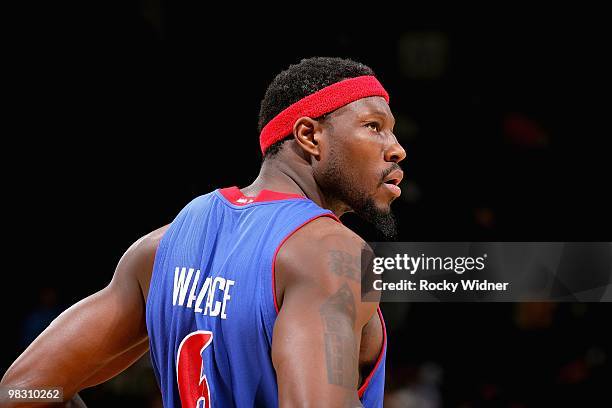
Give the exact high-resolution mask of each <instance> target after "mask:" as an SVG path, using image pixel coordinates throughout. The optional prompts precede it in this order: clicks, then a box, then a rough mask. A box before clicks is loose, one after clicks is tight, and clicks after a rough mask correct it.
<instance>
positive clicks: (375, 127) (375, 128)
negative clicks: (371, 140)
mask: <svg viewBox="0 0 612 408" xmlns="http://www.w3.org/2000/svg"><path fill="white" fill-rule="evenodd" d="M365 126H366V127H368V128H370V129H372V130H373V131H375V132H378V131H379V130H380V125H379V124H378V123H377V122H370V123H368V124H366V125H365Z"/></svg>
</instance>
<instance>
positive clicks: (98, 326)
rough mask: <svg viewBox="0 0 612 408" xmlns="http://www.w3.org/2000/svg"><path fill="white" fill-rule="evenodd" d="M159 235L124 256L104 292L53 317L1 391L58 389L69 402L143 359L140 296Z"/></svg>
mask: <svg viewBox="0 0 612 408" xmlns="http://www.w3.org/2000/svg"><path fill="white" fill-rule="evenodd" d="M162 231H163V229H160V230H157V231H155V232H153V233H151V234H149V235H147V236H145V237H143V238H141V239H140V240H138V241H137V242H136V243H134V244H133V245H132V246H131V247H130V248H129V249H128V250H127V251H126V253H125V254H124V255H123V257H122V258H121V260H120V261H119V264H118V266H117V269H116V271H115V274H114V276H113V279H112V281H111V282H110V284H109V285H108V286H107V287H105V288H104V289H102V290H100V291H99V292H97V293H95V294H93V295H91V296H89V297H87V298H85V299H83V300H81V301H80V302H78V303H77V304H75V305H73V306H72V307H70V308H69V309H67V310H66V311H64V312H63V313H62V314H61V315H60V316H59V317H57V319H55V320H54V321H53V322H52V323H51V324H50V325H49V327H47V328H46V329H45V330H44V331H43V332H42V333H41V334H40V335H39V336H38V337H37V338H36V340H34V342H32V344H30V346H29V347H28V348H27V349H26V350H25V351H24V352H23V354H21V356H19V358H18V359H17V360H16V361H15V362H14V363H13V365H12V366H11V367H10V368H9V369H8V371H7V372H6V373H5V375H4V377H3V378H2V385H7V386H8V385H10V386H16V387H29V388H34V387H37V386H38V387H42V386H47V387H51V386H54V387H55V386H57V387H62V388H63V390H64V399H65V400H68V399H70V398H71V397H72V396H73V395H74V394H75V393H76V392H78V391H79V390H81V389H83V388H87V387H91V386H93V385H96V384H99V383H101V382H103V381H106V380H108V379H110V378H112V377H114V376H115V375H117V374H118V373H120V372H121V371H123V370H125V369H126V368H127V367H129V366H130V365H131V364H132V363H133V362H134V361H136V360H137V359H138V358H139V357H140V356H142V355H143V354H144V353H145V352H146V351H147V350H148V342H147V340H148V337H147V331H146V325H145V301H144V299H145V298H144V295H143V293H146V291H148V279H150V274H151V270H152V268H153V261H154V259H155V251H156V249H157V245H158V243H159V239H160V238H161V235H162ZM87 272H88V271H83V273H87ZM147 276H148V277H149V278H147ZM143 282H144V283H145V285H146V287H144V286H145V285H143V284H142V283H143ZM143 291H144V292H143ZM19 406H27V405H19ZM32 406H36V407H41V406H42V405H41V404H40V403H36V404H33V405H32Z"/></svg>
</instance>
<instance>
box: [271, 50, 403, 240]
mask: <svg viewBox="0 0 612 408" xmlns="http://www.w3.org/2000/svg"><path fill="white" fill-rule="evenodd" d="M373 76H374V73H373V71H372V70H371V69H370V68H369V67H367V66H365V65H363V64H360V63H357V62H354V61H351V60H347V59H340V58H310V59H304V60H302V61H301V62H300V63H299V64H296V65H292V66H290V67H289V68H288V69H287V70H286V71H283V72H281V73H280V74H279V75H278V76H277V77H276V78H275V79H274V81H273V82H272V84H270V86H269V87H268V90H267V91H266V95H265V97H264V99H263V101H262V103H261V110H260V115H259V130H260V131H262V130H264V128H265V127H266V125H267V124H269V123H270V121H272V120H273V119H274V118H276V117H278V115H279V113H281V112H283V111H284V110H285V109H286V108H288V107H289V106H292V105H294V104H295V103H296V102H298V101H302V100H304V98H305V97H307V96H308V95H312V94H314V93H315V92H319V91H321V92H325V90H326V89H329V87H330V86H331V85H333V84H338V83H340V82H342V81H345V80H348V79H351V78H364V79H365V82H364V84H365V85H364V86H369V85H368V84H367V83H366V82H367V80H368V79H369V78H371V77H373ZM345 82H346V81H345ZM375 82H376V84H377V85H378V86H379V87H380V84H378V82H377V81H375ZM334 86H337V85H334ZM357 86H361V85H360V84H359V83H357ZM380 88H382V87H380ZM322 90H323V91H322ZM374 93H375V94H376V95H382V94H381V93H380V91H378V92H374ZM383 93H384V94H385V96H386V92H384V90H383ZM298 116H299V115H298ZM292 124H293V129H292V132H288V134H287V136H286V137H285V138H284V139H282V140H280V141H278V142H276V143H273V144H271V145H269V146H267V147H265V153H264V160H283V159H285V158H286V157H289V156H290V155H287V154H284V153H285V150H287V149H289V150H291V151H293V152H297V153H298V155H297V157H299V158H301V159H303V160H304V161H305V162H306V163H307V164H308V165H310V167H311V171H312V175H313V177H314V180H315V182H316V184H317V187H318V188H319V190H320V191H321V193H322V194H323V195H324V197H325V200H326V201H327V202H339V203H342V204H343V206H344V207H346V209H347V210H349V211H354V212H355V213H357V214H358V215H360V216H361V217H363V218H365V219H366V220H368V221H370V222H372V223H374V224H375V225H376V226H377V227H378V228H379V229H380V230H381V231H382V232H383V233H385V234H386V235H394V233H395V222H394V220H393V216H392V214H391V211H390V203H391V202H392V201H393V200H394V199H395V198H397V196H398V195H399V188H397V187H396V184H398V183H399V181H401V177H402V174H401V170H400V168H399V165H398V164H397V163H398V162H400V161H401V160H403V159H404V157H405V155H406V153H405V151H404V149H403V148H402V147H401V146H400V145H399V143H398V142H397V139H396V138H395V135H394V134H393V126H394V124H395V119H394V118H393V114H392V113H391V110H390V109H389V105H388V104H387V99H385V97H383V96H367V97H363V98H360V99H357V100H354V101H352V102H350V103H348V104H346V105H343V106H341V107H339V108H337V109H335V110H333V111H331V112H325V114H324V115H321V116H318V117H310V116H307V115H304V116H300V117H299V118H296V120H295V121H293V120H292ZM262 134H263V132H262ZM283 135H284V134H283ZM291 157H296V156H295V155H294V156H291Z"/></svg>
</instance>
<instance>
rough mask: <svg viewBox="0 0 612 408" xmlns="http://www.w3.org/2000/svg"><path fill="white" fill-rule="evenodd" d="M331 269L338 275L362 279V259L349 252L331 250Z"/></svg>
mask: <svg viewBox="0 0 612 408" xmlns="http://www.w3.org/2000/svg"><path fill="white" fill-rule="evenodd" d="M328 265H329V269H330V270H331V271H332V272H333V273H335V274H336V275H338V276H344V277H347V278H349V279H352V280H354V281H360V280H361V259H360V257H359V256H354V255H351V254H350V253H348V252H344V251H337V250H331V251H329V263H328Z"/></svg>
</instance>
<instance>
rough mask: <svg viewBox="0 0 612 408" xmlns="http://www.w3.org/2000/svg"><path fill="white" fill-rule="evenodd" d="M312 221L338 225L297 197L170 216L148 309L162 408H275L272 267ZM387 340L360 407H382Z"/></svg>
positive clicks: (227, 197)
mask: <svg viewBox="0 0 612 408" xmlns="http://www.w3.org/2000/svg"><path fill="white" fill-rule="evenodd" d="M319 217H332V218H335V216H334V215H333V213H331V211H329V210H325V209H323V208H321V207H319V206H318V205H316V204H315V203H314V202H313V201H311V200H309V199H307V198H305V197H303V196H299V195H296V194H284V193H277V192H272V191H268V190H264V191H262V192H261V194H260V195H259V196H257V197H245V196H243V195H242V194H241V192H240V190H239V189H238V188H237V187H230V188H226V189H222V190H216V191H214V192H211V193H209V194H206V195H203V196H200V197H198V198H196V199H194V200H193V201H192V202H190V203H189V204H188V205H187V206H186V207H185V208H184V209H183V210H182V211H181V212H180V213H179V214H178V215H177V217H176V218H175V219H174V221H173V222H172V224H171V225H170V227H169V228H168V230H167V231H166V233H165V235H164V237H163V238H162V240H161V242H160V244H159V247H158V249H157V253H156V256H155V263H154V267H153V275H152V276H151V283H150V287H149V294H148V297H147V302H146V323H147V330H148V334H149V343H150V354H151V360H152V363H153V369H154V372H155V376H156V378H157V382H158V384H159V387H160V389H161V392H162V398H163V403H164V407H172V408H174V407H176V408H178V407H181V406H182V407H185V408H191V407H198V408H200V407H201V408H209V407H223V408H226V407H241V408H242V407H253V406H256V407H276V406H278V387H277V382H276V374H275V371H274V367H273V365H272V356H271V347H272V331H273V327H274V322H275V320H276V316H277V309H276V305H275V293H274V276H273V266H274V261H275V257H276V253H277V250H278V249H279V248H280V246H281V245H282V244H283V242H284V241H285V240H286V239H287V238H288V237H290V236H291V235H292V234H293V233H294V232H295V231H297V230H299V228H300V227H302V226H303V225H305V224H307V223H308V222H310V221H312V220H314V219H316V218H319ZM378 313H379V315H380V310H379V311H378ZM380 318H381V321H382V315H380ZM383 330H384V323H383ZM384 339H385V340H384V344H383V349H382V351H381V353H380V357H379V359H378V362H377V364H376V367H375V368H374V370H373V371H372V373H371V374H370V376H368V377H367V378H366V380H365V381H364V383H363V385H362V386H361V388H360V389H359V396H360V398H361V401H362V402H363V405H364V406H365V407H380V406H382V400H383V391H384V371H385V354H386V335H384Z"/></svg>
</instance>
